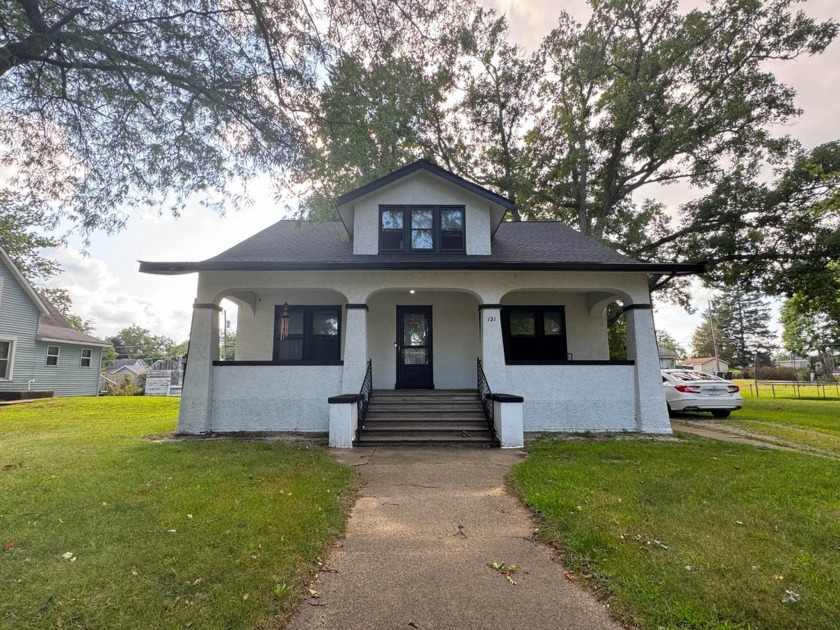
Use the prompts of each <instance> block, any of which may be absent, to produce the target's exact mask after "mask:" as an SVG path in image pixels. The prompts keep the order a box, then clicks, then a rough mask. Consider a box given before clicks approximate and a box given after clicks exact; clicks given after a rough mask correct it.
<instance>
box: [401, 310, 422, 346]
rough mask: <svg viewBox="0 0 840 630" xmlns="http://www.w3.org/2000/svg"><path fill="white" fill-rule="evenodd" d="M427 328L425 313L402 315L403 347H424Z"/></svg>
mask: <svg viewBox="0 0 840 630" xmlns="http://www.w3.org/2000/svg"><path fill="white" fill-rule="evenodd" d="M427 337H428V326H427V322H426V315H425V313H406V314H405V315H403V340H402V345H403V346H425V345H426V339H427Z"/></svg>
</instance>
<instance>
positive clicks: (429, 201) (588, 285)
mask: <svg viewBox="0 0 840 630" xmlns="http://www.w3.org/2000/svg"><path fill="white" fill-rule="evenodd" d="M512 207H513V206H512V204H511V203H510V202H509V201H508V200H507V199H505V198H503V197H500V196H498V195H496V194H494V193H493V192H491V191H489V190H486V189H484V188H482V187H480V186H478V185H476V184H473V183H471V182H469V181H467V180H465V179H462V178H460V177H458V176H456V175H454V174H453V173H451V172H449V171H446V170H444V169H442V168H440V167H438V166H436V165H434V164H432V163H430V162H428V161H425V160H420V161H418V162H414V163H412V164H410V165H408V166H406V167H404V168H401V169H399V170H397V171H395V172H393V173H391V174H390V175H388V176H386V177H383V178H380V179H378V180H376V181H373V182H370V183H369V184H367V185H365V186H362V187H361V188H358V189H356V190H353V191H351V192H349V193H347V194H345V195H343V196H342V197H340V198H339V199H338V200H337V204H336V208H337V211H338V216H339V217H340V221H338V222H328V223H311V222H298V221H286V220H284V221H279V222H278V223H276V224H275V225H272V226H271V227H269V228H267V229H265V230H263V231H262V232H260V233H258V234H256V235H254V236H253V237H251V238H249V239H247V240H245V241H243V242H242V243H240V244H238V245H236V246H234V247H233V248H231V249H229V250H227V251H225V252H223V253H221V254H219V255H218V256H215V257H213V258H210V259H208V260H204V261H200V262H145V261H142V262H141V263H140V271H142V272H145V273H154V274H184V273H196V272H197V273H198V295H197V297H196V299H195V303H194V304H193V309H194V310H193V320H192V330H191V334H190V349H189V355H188V362H187V368H186V374H185V380H184V389H183V396H182V400H181V410H180V416H179V421H178V431H179V432H181V433H207V432H222V431H243V430H247V431H260V430H271V431H299V432H327V431H329V432H330V441H331V443H332V444H333V445H336V446H349V445H350V444H351V443H352V442H354V441H355V440H357V439H359V436H360V435H363V431H361V430H359V429H360V428H361V426H362V425H363V424H364V423H362V424H361V425H360V424H359V414H361V415H362V416H364V414H365V409H366V405H367V398H368V397H369V392H370V390H371V389H372V391H373V392H374V394H373V400H372V401H371V404H373V401H375V400H376V396H377V394H376V392H382V391H384V390H403V389H404V390H407V391H406V392H405V396H401V398H402V399H403V401H405V400H408V399H410V397H411V395H412V392H419V390H424V389H426V390H428V389H434V390H435V391H436V392H437V391H438V390H460V391H462V392H463V391H465V390H472V392H474V393H475V392H477V391H478V389H479V383H480V390H481V391H480V392H479V394H480V396H479V398H480V400H481V402H482V403H484V404H485V405H486V410H487V420H488V422H489V423H490V424H491V426H493V428H494V429H495V436H494V437H495V439H496V440H497V441H501V444H502V445H503V446H517V445H520V444H521V442H522V435H523V433H524V432H537V431H641V432H651V433H669V432H670V425H669V422H668V414H667V410H666V406H665V401H664V397H663V391H662V386H661V379H660V375H659V357H658V352H657V344H656V336H655V330H654V322H653V313H652V310H651V302H650V293H649V290H648V279H649V275H650V274H657V275H662V274H691V273H698V272H701V271H702V264H701V263H643V262H639V261H636V260H633V259H630V258H628V257H626V256H623V255H621V254H619V253H617V252H615V251H614V250H612V249H610V248H608V247H605V246H604V245H602V244H600V243H598V242H596V241H595V240H592V239H590V238H588V237H585V236H582V235H581V234H580V233H578V232H577V231H575V230H573V229H571V228H569V227H567V226H566V225H564V224H562V223H557V222H506V221H505V220H504V219H505V215H506V213H507V211H508V210H510V209H511V208H512ZM222 299H228V300H231V301H232V302H234V303H235V304H237V305H238V308H239V314H238V328H237V344H236V357H235V360H234V361H219V356H218V355H219V344H218V339H219V311H220V308H219V303H220V301H221V300H222ZM615 301H619V302H620V303H621V304H622V305H623V308H624V310H625V312H626V315H627V348H628V357H629V358H628V360H626V361H611V360H610V359H609V348H608V341H607V325H606V315H605V309H606V307H607V305H608V304H610V303H611V302H615ZM477 359H478V361H477ZM482 372H483V374H482ZM482 378H483V381H482V380H481V379H482ZM360 392H361V398H362V400H361V401H360V402H359V403H358V404H357V402H358V399H359V397H360ZM489 392H492V398H491V397H490V396H489V395H488V394H489ZM392 393H393V392H392ZM490 400H492V401H493V404H492V405H489V401H490ZM328 401H330V402H328ZM362 419H363V418H362Z"/></svg>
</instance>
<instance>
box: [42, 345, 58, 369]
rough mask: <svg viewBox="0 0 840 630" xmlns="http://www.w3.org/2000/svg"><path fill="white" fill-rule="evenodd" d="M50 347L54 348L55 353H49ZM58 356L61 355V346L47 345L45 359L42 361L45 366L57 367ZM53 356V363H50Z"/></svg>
mask: <svg viewBox="0 0 840 630" xmlns="http://www.w3.org/2000/svg"><path fill="white" fill-rule="evenodd" d="M50 348H55V349H56V353H55V354H51V353H50ZM60 356H61V346H53V345H48V346H47V358H46V361H45V362H44V365H46V366H47V367H58V358H59V357H60ZM53 357H55V363H50V359H51V358H53Z"/></svg>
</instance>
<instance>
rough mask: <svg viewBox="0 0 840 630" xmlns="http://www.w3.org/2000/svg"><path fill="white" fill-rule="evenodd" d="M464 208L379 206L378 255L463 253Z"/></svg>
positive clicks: (464, 242)
mask: <svg viewBox="0 0 840 630" xmlns="http://www.w3.org/2000/svg"><path fill="white" fill-rule="evenodd" d="M465 245H466V238H465V235H464V206H380V208H379V251H380V252H381V253H389V252H412V253H415V252H429V253H434V252H438V253H463V252H464V251H465Z"/></svg>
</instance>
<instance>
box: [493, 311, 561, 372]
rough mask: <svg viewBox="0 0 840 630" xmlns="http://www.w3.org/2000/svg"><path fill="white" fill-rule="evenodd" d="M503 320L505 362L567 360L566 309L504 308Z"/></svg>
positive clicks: (502, 312)
mask: <svg viewBox="0 0 840 630" xmlns="http://www.w3.org/2000/svg"><path fill="white" fill-rule="evenodd" d="M501 316H502V341H503V344H504V349H505V361H506V362H508V363H516V362H520V361H521V362H532V363H538V362H541V361H546V362H549V361H566V360H567V359H568V354H567V343H566V314H565V309H564V307H562V306H504V307H502V310H501Z"/></svg>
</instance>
